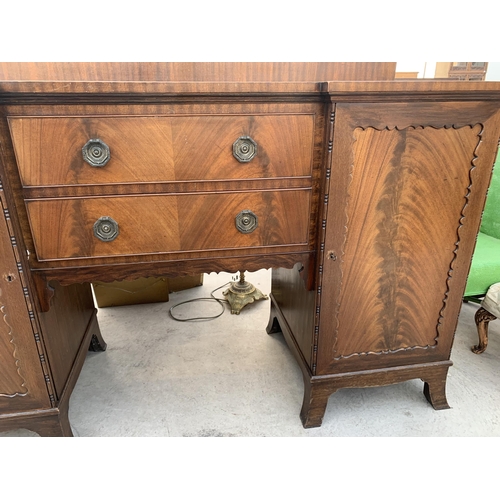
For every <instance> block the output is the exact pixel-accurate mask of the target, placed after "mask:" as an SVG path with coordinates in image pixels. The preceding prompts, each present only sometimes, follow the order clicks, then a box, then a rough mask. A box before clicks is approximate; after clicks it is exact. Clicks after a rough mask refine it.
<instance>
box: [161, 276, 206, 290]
mask: <svg viewBox="0 0 500 500" xmlns="http://www.w3.org/2000/svg"><path fill="white" fill-rule="evenodd" d="M201 285H203V274H195V275H194V276H181V277H180V278H168V289H169V290H170V291H171V292H180V291H181V290H187V289H188V288H194V287H195V286H201Z"/></svg>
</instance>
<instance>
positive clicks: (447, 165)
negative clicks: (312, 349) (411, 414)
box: [317, 103, 499, 374]
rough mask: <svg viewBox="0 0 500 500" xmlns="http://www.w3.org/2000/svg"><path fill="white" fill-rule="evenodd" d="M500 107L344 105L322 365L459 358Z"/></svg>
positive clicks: (337, 142) (336, 368) (330, 219)
mask: <svg viewBox="0 0 500 500" xmlns="http://www.w3.org/2000/svg"><path fill="white" fill-rule="evenodd" d="M498 118H499V113H498V111H497V109H496V108H495V106H492V105H491V104H489V103H459V104H458V103H457V104H450V103H448V104H446V105H442V104H440V103H428V104H418V103H415V104H413V103H412V104H407V103H406V104H395V103H390V104H380V105H379V104H370V105H362V104H359V105H354V104H344V105H338V106H337V109H336V120H335V133H334V149H333V156H332V172H331V178H332V181H331V185H330V199H334V200H336V201H337V203H336V204H335V208H334V206H333V204H332V203H330V205H329V208H328V212H327V222H326V224H327V225H326V227H327V229H326V236H325V250H326V255H327V258H326V260H325V263H324V277H323V293H322V295H323V299H322V301H323V302H322V309H321V316H320V332H321V333H320V338H319V341H318V342H319V349H318V367H317V374H326V373H338V372H340V371H346V370H348V369H349V370H360V369H361V370H362V369H373V368H377V367H382V366H383V367H386V366H396V365H402V364H412V363H419V362H427V361H437V360H444V359H448V358H449V354H450V350H451V345H452V341H453V335H454V332H455V328H456V322H457V319H458V313H459V309H460V304H461V297H462V294H463V290H464V287H465V282H466V278H467V273H468V269H469V265H470V260H471V255H472V252H473V248H474V244H475V237H476V233H477V230H478V227H479V223H480V217H481V212H482V209H483V206H484V200H485V193H486V189H487V186H488V183H489V180H490V176H491V169H492V165H493V161H494V155H495V152H496V143H497V141H498V130H499V128H498V127H499V123H498V122H499V120H498ZM338 207H342V208H340V209H339V208H338ZM324 302H326V303H327V304H326V306H325V303H324Z"/></svg>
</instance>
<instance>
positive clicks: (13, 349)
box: [0, 304, 28, 398]
mask: <svg viewBox="0 0 500 500" xmlns="http://www.w3.org/2000/svg"><path fill="white" fill-rule="evenodd" d="M0 311H1V312H2V314H3V321H4V323H5V324H6V325H7V328H8V332H7V335H8V336H9V337H10V340H9V344H11V345H12V357H13V358H14V360H15V366H16V371H17V374H18V375H19V378H20V379H21V381H22V383H21V387H24V389H25V391H24V392H14V393H12V394H7V393H1V392H0V397H6V398H13V397H15V396H26V395H27V394H28V389H27V387H26V379H25V378H24V377H23V376H22V374H21V368H20V366H19V363H20V360H19V359H18V358H17V347H16V344H15V342H14V337H13V336H12V326H11V325H10V324H9V322H8V321H7V313H6V312H5V305H4V304H0Z"/></svg>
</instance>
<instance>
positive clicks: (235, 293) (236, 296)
mask: <svg viewBox="0 0 500 500" xmlns="http://www.w3.org/2000/svg"><path fill="white" fill-rule="evenodd" d="M222 295H225V296H226V297H227V301H228V302H229V305H230V306H231V314H240V311H241V310H242V309H243V308H244V307H245V306H246V305H247V304H251V303H252V302H254V301H256V300H260V299H268V298H269V297H268V296H267V295H265V294H263V293H262V292H261V291H260V290H259V289H257V288H255V286H254V285H252V283H249V282H248V281H245V273H244V272H241V271H240V279H239V281H235V282H234V283H231V286H230V287H229V288H228V289H227V290H224V291H223V292H222Z"/></svg>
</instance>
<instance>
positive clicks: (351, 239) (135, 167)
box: [0, 63, 500, 436]
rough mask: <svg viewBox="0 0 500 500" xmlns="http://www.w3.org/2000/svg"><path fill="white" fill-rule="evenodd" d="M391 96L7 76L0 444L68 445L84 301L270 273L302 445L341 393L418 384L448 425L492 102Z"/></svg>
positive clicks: (487, 98)
mask: <svg viewBox="0 0 500 500" xmlns="http://www.w3.org/2000/svg"><path fill="white" fill-rule="evenodd" d="M393 76H394V65H392V66H391V65H385V64H380V65H377V64H376V63H373V64H368V63H359V64H351V65H349V64H334V63H323V64H322V63H255V64H252V63H228V64H226V65H224V64H221V63H205V64H204V63H200V64H194V63H177V64H168V63H165V64H160V63H158V64H142V65H141V64H132V63H130V64H128V63H120V64H114V65H113V64H104V63H103V64H101V65H99V64H80V65H78V64H73V63H70V64H62V65H61V64H60V65H58V64H55V63H54V64H31V63H25V64H16V63H11V64H7V63H0V203H1V205H2V207H1V208H2V214H1V216H0V251H1V261H0V311H1V315H0V316H1V317H0V319H1V321H0V430H7V429H12V428H18V427H24V428H28V429H31V430H34V431H36V432H37V433H39V434H40V435H44V436H58V435H59V436H71V435H72V432H71V426H70V423H69V421H68V404H69V397H70V395H71V391H72V389H73V387H74V385H75V383H76V380H77V378H78V375H79V373H80V370H81V368H82V365H83V363H84V360H85V355H86V352H87V351H88V349H89V346H90V347H91V348H93V349H97V350H98V349H104V348H105V344H104V341H103V339H102V337H101V335H100V332H99V326H98V322H97V317H96V310H95V307H94V303H93V300H92V295H91V289H90V282H91V281H93V280H99V281H114V280H118V279H133V278H136V277H140V276H155V275H163V276H165V275H166V276H180V275H187V274H192V273H199V272H213V271H217V272H220V271H228V272H236V271H238V270H248V271H255V270H258V269H262V268H272V293H271V314H270V321H269V326H268V333H275V332H279V331H281V332H282V333H283V334H284V336H285V339H286V341H287V344H288V346H289V347H290V349H291V351H292V352H293V354H294V355H295V358H296V360H297V362H298V364H299V365H300V368H301V370H302V373H303V376H304V402H303V406H302V410H301V412H300V417H301V420H302V424H303V426H304V427H306V428H307V427H315V426H320V425H321V422H322V418H323V415H324V412H325V409H326V405H327V401H328V398H329V396H330V395H332V394H333V393H334V392H335V391H337V390H338V389H341V388H346V387H369V386H379V385H389V384H394V383H398V382H402V381H406V380H409V379H414V378H418V379H422V381H423V392H424V394H425V396H426V398H427V399H428V401H429V402H430V403H431V404H432V406H433V407H434V408H436V409H443V408H447V407H448V404H447V400H446V395H445V386H446V377H447V372H448V369H449V367H450V366H451V364H452V363H451V360H450V353H451V348H452V344H453V337H454V332H455V329H456V325H457V321H458V314H459V310H460V306H461V300H462V294H463V291H464V288H465V284H466V279H467V273H468V269H469V266H470V261H471V256H472V253H473V250H474V245H475V239H476V235H477V231H478V229H479V225H480V220H481V214H482V210H483V207H484V203H485V197H486V193H487V189H488V185H489V181H490V177H491V171H492V167H493V162H494V158H495V156H496V152H497V148H498V140H499V136H500V83H494V82H456V81H441V80H436V81H432V80H420V81H416V80H415V81H404V80H397V81H394V80H393V81H391V78H393ZM242 397H243V396H242Z"/></svg>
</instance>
